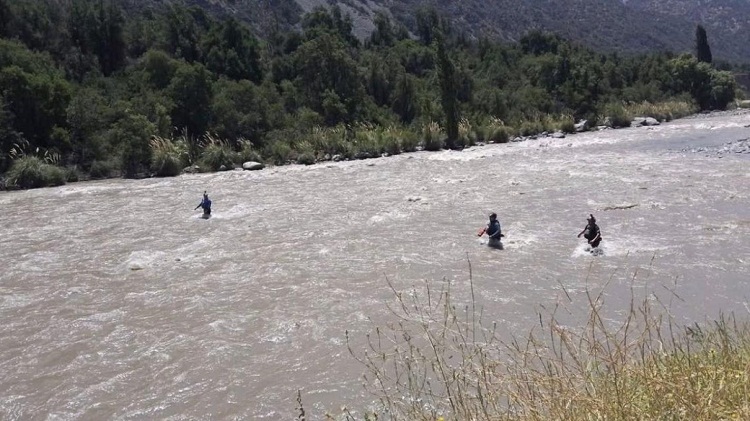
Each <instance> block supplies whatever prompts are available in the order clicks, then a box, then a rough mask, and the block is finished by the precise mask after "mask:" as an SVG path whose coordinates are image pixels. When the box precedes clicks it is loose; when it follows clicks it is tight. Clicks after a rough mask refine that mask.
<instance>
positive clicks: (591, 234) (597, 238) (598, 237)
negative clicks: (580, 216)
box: [578, 214, 602, 249]
mask: <svg viewBox="0 0 750 421" xmlns="http://www.w3.org/2000/svg"><path fill="white" fill-rule="evenodd" d="M586 221H587V222H588V223H587V224H586V228H584V229H583V231H581V232H580V233H579V234H578V238H581V236H582V235H583V238H585V239H587V240H588V242H589V244H590V245H591V248H592V249H595V248H597V247H599V243H601V242H602V233H601V231H600V230H599V226H598V225H596V218H594V215H592V214H589V217H588V218H587V219H586Z"/></svg>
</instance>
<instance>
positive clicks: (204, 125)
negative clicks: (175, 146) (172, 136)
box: [167, 64, 212, 136]
mask: <svg viewBox="0 0 750 421" xmlns="http://www.w3.org/2000/svg"><path fill="white" fill-rule="evenodd" d="M167 91H168V92H169V97H170V98H171V99H172V102H173V103H174V109H173V110H172V123H173V124H174V125H175V126H176V127H177V128H178V129H186V130H187V131H188V133H189V134H190V135H191V136H202V135H203V134H204V133H205V132H206V130H207V129H208V124H209V122H210V121H211V101H212V90H211V74H210V73H209V72H208V71H207V70H206V68H205V67H203V66H202V65H200V64H193V65H183V66H181V67H180V68H179V69H177V72H176V73H175V75H174V77H173V78H172V82H171V83H170V84H169V87H168V89H167Z"/></svg>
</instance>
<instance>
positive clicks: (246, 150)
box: [238, 139, 263, 162]
mask: <svg viewBox="0 0 750 421" xmlns="http://www.w3.org/2000/svg"><path fill="white" fill-rule="evenodd" d="M239 143H240V152H239V154H238V157H239V159H240V161H241V162H248V161H253V162H263V158H262V157H261V155H260V153H259V152H258V151H256V150H255V147H254V146H253V144H252V142H250V141H249V140H246V139H240V140H239Z"/></svg>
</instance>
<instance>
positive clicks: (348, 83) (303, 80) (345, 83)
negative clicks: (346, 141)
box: [292, 33, 364, 124]
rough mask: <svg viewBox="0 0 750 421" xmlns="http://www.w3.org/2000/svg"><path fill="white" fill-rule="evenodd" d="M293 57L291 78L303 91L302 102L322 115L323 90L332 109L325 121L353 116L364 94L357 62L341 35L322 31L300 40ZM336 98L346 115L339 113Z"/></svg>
mask: <svg viewBox="0 0 750 421" xmlns="http://www.w3.org/2000/svg"><path fill="white" fill-rule="evenodd" d="M292 58H293V63H294V73H295V74H296V77H295V80H294V82H295V85H296V87H297V89H298V90H299V92H300V93H301V94H302V101H303V102H302V105H306V106H308V107H310V108H312V109H313V110H314V111H315V112H317V113H319V114H324V115H325V112H326V111H325V109H324V104H323V99H324V93H325V98H326V99H327V104H326V105H327V107H325V108H327V109H328V110H329V111H332V112H333V111H335V113H334V114H331V115H328V116H326V121H329V122H330V123H331V124H336V123H338V122H339V121H338V119H339V118H340V119H343V120H349V119H350V118H352V117H353V116H354V113H355V111H356V109H357V107H358V106H359V104H360V103H361V100H362V98H363V96H364V89H363V87H362V82H361V81H362V77H361V75H360V73H359V70H358V68H357V63H356V62H355V61H354V60H353V59H352V58H351V56H350V55H349V52H348V51H347V49H346V46H345V44H344V42H343V41H342V40H341V38H339V37H338V36H336V35H334V34H330V33H323V34H321V35H320V36H318V37H316V38H314V39H312V40H310V41H307V42H305V43H304V44H302V46H300V48H299V49H297V51H295V52H294V54H293V56H292ZM327 91H330V92H328V93H326V92H327ZM333 94H335V95H333ZM337 101H338V102H340V103H341V104H343V106H344V107H345V109H346V114H345V115H341V114H340V109H339V107H338V104H337V103H336V102H337ZM329 117H330V118H329Z"/></svg>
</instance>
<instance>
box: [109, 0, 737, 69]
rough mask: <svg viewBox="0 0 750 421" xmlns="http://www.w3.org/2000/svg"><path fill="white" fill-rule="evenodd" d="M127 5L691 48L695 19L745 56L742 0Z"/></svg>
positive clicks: (291, 0)
mask: <svg viewBox="0 0 750 421" xmlns="http://www.w3.org/2000/svg"><path fill="white" fill-rule="evenodd" d="M123 1H124V2H125V3H126V4H129V5H131V6H132V5H136V6H139V7H140V6H142V4H143V3H146V2H147V3H151V4H159V3H167V2H174V3H179V4H183V5H199V6H201V7H204V8H206V9H209V10H211V11H212V12H214V13H217V14H220V15H233V16H236V17H238V18H240V19H242V20H244V21H247V22H249V23H250V24H252V25H253V27H255V28H256V30H257V31H258V33H259V35H261V36H262V35H263V33H265V32H267V30H268V29H269V28H270V27H271V25H274V24H279V25H280V26H281V27H286V28H288V27H293V26H295V25H298V24H299V20H300V17H301V16H302V14H304V13H305V12H308V11H310V10H312V9H313V8H314V7H316V6H321V5H324V6H325V5H332V4H338V5H339V7H341V9H342V10H343V11H344V12H345V13H349V14H350V15H351V17H352V19H353V22H354V27H355V33H356V34H357V36H359V37H360V38H365V37H366V36H367V35H368V34H369V33H370V32H371V31H372V29H373V28H374V26H373V24H372V19H373V17H374V14H375V12H376V11H378V10H382V11H385V12H386V13H387V14H389V15H390V16H391V17H393V19H394V20H396V21H399V22H401V23H403V24H404V25H406V27H407V28H409V29H410V30H415V28H416V19H415V15H416V12H417V11H418V10H419V9H420V8H424V7H433V8H435V9H436V10H437V11H438V12H439V13H440V14H441V15H443V16H445V17H447V18H449V19H450V21H451V22H452V23H453V26H454V28H456V29H457V30H459V31H462V32H464V33H466V34H467V35H468V36H470V37H477V38H478V37H481V36H487V37H490V38H494V39H502V40H506V41H513V40H517V39H518V38H520V37H521V36H522V35H523V34H524V33H526V32H528V31H529V30H532V29H542V30H548V31H552V32H555V33H558V34H560V35H562V36H564V37H566V38H568V39H572V40H575V41H578V42H580V43H582V44H584V45H588V46H591V47H593V48H596V49H598V50H602V51H618V52H623V53H637V52H644V51H655V50H669V51H672V52H675V53H680V52H685V51H692V49H693V43H694V37H695V26H696V25H697V24H699V23H700V24H703V25H704V27H705V28H706V30H707V32H708V37H709V43H710V45H711V49H712V52H713V56H714V58H715V59H717V60H726V61H733V62H744V63H748V62H750V47H748V45H750V1H749V0H461V1H447V0H433V1H424V0H343V1H336V0H123Z"/></svg>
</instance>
